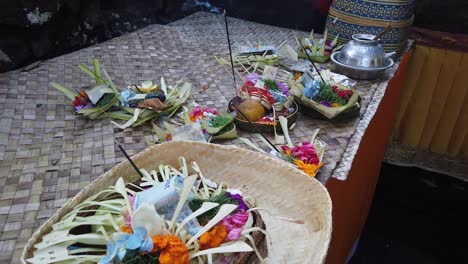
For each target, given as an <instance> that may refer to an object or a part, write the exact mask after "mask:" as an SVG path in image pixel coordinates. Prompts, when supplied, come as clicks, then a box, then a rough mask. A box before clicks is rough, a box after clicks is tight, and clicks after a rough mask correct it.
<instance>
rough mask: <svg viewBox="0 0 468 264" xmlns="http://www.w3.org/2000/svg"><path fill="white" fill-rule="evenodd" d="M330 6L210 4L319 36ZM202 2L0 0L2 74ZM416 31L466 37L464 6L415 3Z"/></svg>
mask: <svg viewBox="0 0 468 264" xmlns="http://www.w3.org/2000/svg"><path fill="white" fill-rule="evenodd" d="M331 1H332V0H289V1H282V0H212V1H210V4H211V5H212V6H213V7H218V8H219V10H222V9H226V10H227V12H228V15H229V16H234V17H238V18H242V19H247V20H251V21H256V22H260V23H266V24H271V25H276V26H282V27H288V28H296V29H302V30H305V31H309V30H310V29H312V28H314V29H315V31H316V32H322V31H323V27H324V23H325V18H326V15H327V12H328V7H329V5H330V3H331ZM210 9H211V8H210V6H209V5H207V1H205V0H0V33H1V34H0V72H3V71H8V70H12V69H15V68H18V67H22V66H24V65H27V64H29V63H32V62H34V61H37V60H43V59H47V58H51V57H55V56H58V55H61V54H64V53H68V52H71V51H74V50H77V49H81V48H84V47H87V46H90V45H93V44H96V43H99V42H102V41H105V40H107V39H110V38H114V37H116V36H119V35H122V34H124V33H126V32H131V31H134V30H136V29H138V28H141V27H144V26H146V25H149V24H154V23H159V24H165V23H168V22H171V21H173V20H176V19H179V18H182V17H183V16H185V15H188V14H191V13H193V12H196V11H199V10H205V11H206V10H208V11H209V10H210ZM415 14H416V19H415V25H416V26H419V27H423V28H429V29H433V30H439V31H448V32H456V33H465V34H466V33H467V32H468V1H467V0H443V1H441V0H417V2H416V9H415Z"/></svg>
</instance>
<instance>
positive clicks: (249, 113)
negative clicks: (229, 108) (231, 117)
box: [237, 99, 265, 122]
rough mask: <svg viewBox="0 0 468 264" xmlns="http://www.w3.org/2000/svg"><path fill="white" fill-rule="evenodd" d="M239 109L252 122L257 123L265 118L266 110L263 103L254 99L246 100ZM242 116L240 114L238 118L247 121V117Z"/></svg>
mask: <svg viewBox="0 0 468 264" xmlns="http://www.w3.org/2000/svg"><path fill="white" fill-rule="evenodd" d="M237 108H238V109H239V111H241V112H242V114H244V115H245V117H247V119H248V120H249V121H251V122H255V121H257V120H259V119H260V118H262V117H263V116H265V108H264V107H263V105H262V103H260V102H258V101H255V100H252V99H245V100H244V101H242V102H241V103H240V104H239V105H238V106H237ZM242 114H238V115H237V117H238V118H239V119H241V120H245V117H244V115H242Z"/></svg>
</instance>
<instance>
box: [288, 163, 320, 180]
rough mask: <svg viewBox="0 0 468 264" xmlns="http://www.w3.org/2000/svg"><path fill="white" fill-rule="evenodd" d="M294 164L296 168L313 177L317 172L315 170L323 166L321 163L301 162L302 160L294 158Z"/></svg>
mask: <svg viewBox="0 0 468 264" xmlns="http://www.w3.org/2000/svg"><path fill="white" fill-rule="evenodd" d="M294 164H296V166H297V168H298V169H300V170H301V171H303V172H305V173H306V174H308V175H309V176H312V177H314V176H315V174H317V171H318V170H319V169H320V168H321V167H322V166H323V163H320V164H317V165H316V164H308V163H305V162H303V161H302V160H298V159H296V160H294Z"/></svg>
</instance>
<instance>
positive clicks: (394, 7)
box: [326, 0, 416, 51]
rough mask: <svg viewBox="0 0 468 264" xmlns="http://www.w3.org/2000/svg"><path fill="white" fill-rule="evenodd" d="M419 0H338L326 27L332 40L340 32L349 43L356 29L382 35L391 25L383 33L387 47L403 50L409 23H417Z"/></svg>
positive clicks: (330, 12) (342, 41)
mask: <svg viewBox="0 0 468 264" xmlns="http://www.w3.org/2000/svg"><path fill="white" fill-rule="evenodd" d="M415 2H416V1H415V0H388V1H379V0H334V1H333V3H332V5H331V7H330V11H329V14H328V18H327V21H326V29H327V30H328V40H329V41H332V40H333V39H334V38H335V37H336V36H337V35H338V36H339V37H338V41H339V42H340V43H342V44H343V43H346V42H348V41H350V40H351V39H352V35H353V34H356V33H363V34H371V35H378V34H379V33H380V32H382V30H383V29H384V28H385V27H386V26H387V24H388V25H390V26H391V28H390V30H389V31H388V32H387V33H386V34H385V35H384V36H383V37H382V39H381V43H382V46H383V47H384V49H385V50H386V51H399V50H400V49H401V48H402V47H403V46H404V45H405V43H406V40H407V39H408V34H409V31H408V29H409V27H410V26H411V24H412V23H413V19H414V15H413V9H414V4H415Z"/></svg>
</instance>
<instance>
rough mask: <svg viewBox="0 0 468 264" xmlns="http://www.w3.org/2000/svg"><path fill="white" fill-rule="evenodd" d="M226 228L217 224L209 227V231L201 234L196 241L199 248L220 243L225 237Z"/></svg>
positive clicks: (206, 247)
mask: <svg viewBox="0 0 468 264" xmlns="http://www.w3.org/2000/svg"><path fill="white" fill-rule="evenodd" d="M227 234H228V232H227V229H226V227H225V226H224V225H222V224H219V225H216V226H214V227H213V228H211V230H210V231H208V232H206V233H204V234H203V235H201V237H200V239H199V240H198V243H199V244H200V249H208V248H215V247H218V246H219V245H221V244H222V243H223V242H224V240H226V237H227Z"/></svg>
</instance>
